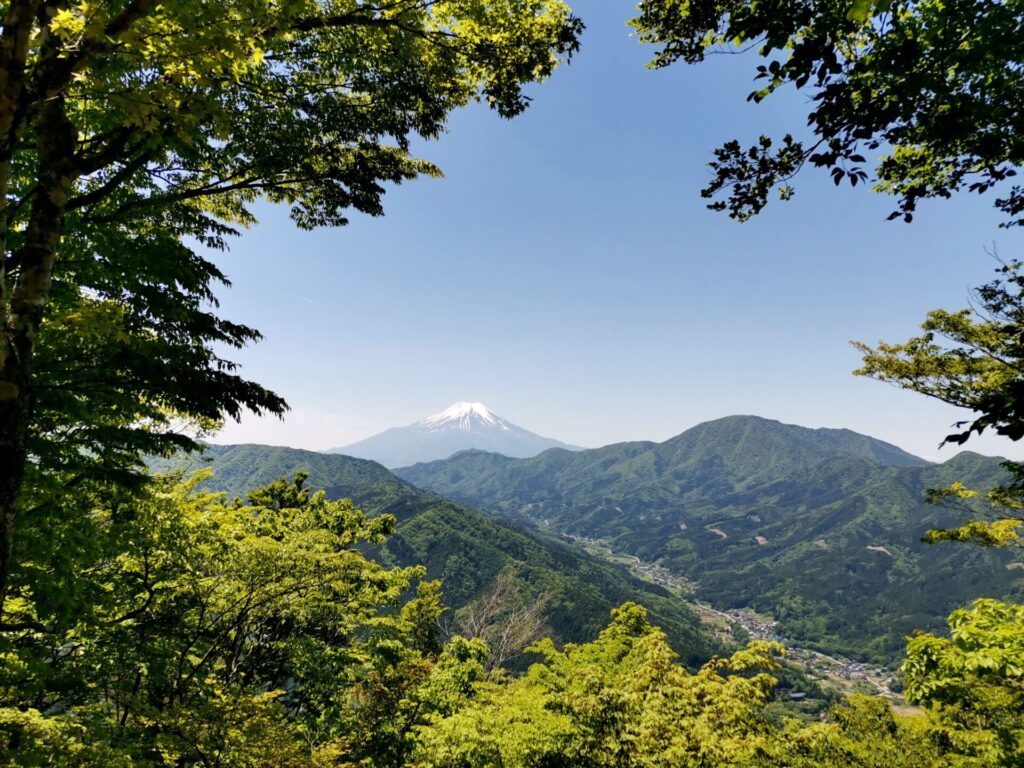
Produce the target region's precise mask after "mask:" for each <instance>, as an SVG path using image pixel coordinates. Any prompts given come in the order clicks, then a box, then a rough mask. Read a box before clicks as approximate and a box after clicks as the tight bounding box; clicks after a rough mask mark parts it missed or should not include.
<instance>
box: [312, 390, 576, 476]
mask: <svg viewBox="0 0 1024 768" xmlns="http://www.w3.org/2000/svg"><path fill="white" fill-rule="evenodd" d="M470 448H473V449H476V450H481V451H489V452H491V453H500V454H502V455H504V456H511V457H513V458H522V459H525V458H530V457H532V456H536V455H537V454H538V453H541V452H542V451H546V450H547V449H548V448H565V449H566V450H570V451H578V450H581V449H580V448H578V447H577V446H574V445H567V444H566V443H563V442H560V441H558V440H554V439H553V438H550V437H542V436H541V435H538V434H535V433H533V432H530V431H529V430H526V429H523V428H522V427H517V426H516V425H515V424H513V423H512V422H510V421H507V420H505V419H503V418H502V417H501V416H499V415H498V414H496V413H494V411H492V410H491V409H490V408H488V407H487V406H486V405H484V404H483V403H467V402H460V403H455V404H454V405H451V406H449V407H448V408H445V409H444V410H443V411H440V412H439V413H435V414H434V415H432V416H427V418H425V419H423V420H422V421H418V422H416V423H415V424H410V425H408V426H406V427H393V428H391V429H387V430H385V431H383V432H381V433H379V434H376V435H373V436H372V437H368V438H366V439H365V440H360V441H359V442H357V443H352V444H351V445H346V446H343V447H341V448H331V449H330V450H328V451H327V453H343V454H345V455H346V456H354V457H356V458H358V459H372V460H374V461H378V462H380V463H381V464H383V465H384V466H385V467H405V466H409V465H411V464H416V463H419V462H421V461H436V460H438V459H446V458H448V457H449V456H451V455H452V454H455V453H458V452H459V451H465V450H467V449H470Z"/></svg>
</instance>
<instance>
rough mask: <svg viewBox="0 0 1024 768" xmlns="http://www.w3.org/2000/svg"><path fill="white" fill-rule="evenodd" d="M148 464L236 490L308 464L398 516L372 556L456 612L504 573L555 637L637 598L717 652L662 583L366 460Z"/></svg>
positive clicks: (218, 456) (313, 474)
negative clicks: (426, 583) (419, 582)
mask: <svg viewBox="0 0 1024 768" xmlns="http://www.w3.org/2000/svg"><path fill="white" fill-rule="evenodd" d="M150 468H151V469H152V470H153V471H156V472H167V471H172V470H181V469H184V470H187V471H190V470H194V469H200V468H210V469H212V470H213V472H214V475H213V477H211V478H210V479H208V480H206V481H205V482H203V483H202V484H201V488H202V489H204V490H214V491H225V492H227V493H228V494H229V495H231V496H235V497H244V496H245V494H247V493H248V492H249V491H251V490H253V489H254V488H258V487H259V486H262V485H266V484H267V483H270V482H273V481H274V480H276V479H278V478H279V477H291V476H293V475H294V474H295V473H296V472H297V471H299V470H305V471H307V472H308V473H309V487H311V488H315V489H322V490H324V491H326V493H327V495H328V497H329V498H351V499H353V500H355V502H356V503H357V504H358V505H359V506H360V507H361V508H362V509H363V511H365V512H367V513H368V514H371V515H376V514H383V513H388V514H393V515H395V517H396V518H397V519H398V530H397V532H396V533H395V534H393V535H392V536H391V537H389V538H388V540H387V542H386V543H385V544H384V546H383V548H382V550H381V551H379V552H377V553H375V554H376V556H378V557H379V558H380V559H381V560H383V561H384V562H386V563H388V564H395V565H418V564H422V565H425V566H427V577H428V578H431V579H442V580H443V582H444V594H445V600H446V602H447V603H448V605H450V606H451V607H452V608H454V609H458V608H460V607H462V606H465V605H466V604H467V603H469V602H470V601H471V600H473V599H474V598H476V597H477V596H479V595H480V594H481V593H483V592H484V591H485V590H486V589H487V588H488V587H489V586H490V585H491V584H492V583H493V582H494V580H495V579H496V578H497V576H498V574H499V573H501V572H502V571H505V570H508V571H511V572H512V573H513V574H515V577H516V579H517V581H518V583H519V584H520V585H521V586H522V588H523V589H524V590H525V591H526V593H527V594H528V595H529V596H530V597H531V598H535V597H538V596H540V595H546V596H547V597H548V599H549V603H548V605H549V617H548V622H549V624H550V627H551V630H552V635H553V637H555V638H556V639H557V640H559V641H561V642H570V641H571V642H583V641H588V640H592V639H593V638H594V636H595V635H596V634H597V632H598V631H600V630H601V629H602V628H603V627H605V626H606V625H607V623H608V620H609V614H610V612H611V610H612V608H615V607H617V606H618V605H620V604H621V603H623V602H626V601H635V602H638V603H641V604H643V605H645V606H646V607H647V609H648V610H649V611H650V613H651V616H652V619H653V621H655V622H656V623H657V624H658V625H659V626H661V627H662V628H663V629H664V630H665V631H666V633H667V634H668V636H669V639H670V642H671V643H672V645H673V647H674V648H675V649H676V650H677V651H678V652H679V653H680V654H681V656H682V658H683V660H684V661H686V662H687V663H688V664H695V663H698V662H700V661H702V660H705V659H707V658H708V657H709V656H710V655H711V654H712V653H714V652H716V651H718V650H719V646H718V644H717V643H716V642H714V641H712V640H711V639H710V638H709V637H708V636H707V635H706V634H705V633H704V632H703V631H702V629H701V628H700V626H699V622H698V620H697V617H696V615H695V614H694V613H693V612H692V610H691V609H690V607H689V606H688V605H687V604H686V603H685V602H683V601H681V600H679V599H677V598H676V597H674V596H673V595H671V594H670V593H669V592H668V591H667V590H665V589H663V588H662V587H659V586H655V585H653V584H649V583H647V582H645V581H641V580H640V579H637V578H635V577H633V576H631V575H630V574H629V573H628V572H627V571H626V570H625V569H623V568H621V567H619V566H616V565H612V564H610V563H606V562H603V561H600V560H597V559H595V558H593V557H590V556H589V555H587V554H585V553H583V552H580V551H579V550H578V549H577V548H575V547H572V546H570V545H568V544H566V543H564V542H561V541H559V540H557V539H556V538H554V537H552V536H549V535H545V534H543V533H540V532H536V531H531V530H529V529H528V528H524V527H523V526H521V525H517V524H514V523H512V522H510V521H505V520H501V519H496V518H495V517H493V516H489V515H485V514H481V513H479V512H476V511H474V510H472V509H469V508H468V507H466V506H463V505H461V504H456V503H453V502H450V501H447V500H445V499H442V498H439V497H438V496H437V495H435V494H433V493H430V492H426V491H422V490H420V489H419V488H415V487H414V486H412V485H410V484H409V483H408V482H406V481H404V480H401V479H400V478H398V477H396V476H395V475H394V474H392V473H391V472H389V471H388V470H387V469H385V468H384V467H383V466H381V465H380V464H378V463H376V462H373V461H366V460H363V459H355V458H351V457H349V456H339V455H331V454H324V453H315V452H312V451H300V450H296V449H293V448H280V447H273V446H268V445H211V446H208V448H207V450H206V451H205V452H204V453H203V454H202V455H198V456H197V455H193V456H187V457H178V458H173V459H154V460H152V461H151V463H150Z"/></svg>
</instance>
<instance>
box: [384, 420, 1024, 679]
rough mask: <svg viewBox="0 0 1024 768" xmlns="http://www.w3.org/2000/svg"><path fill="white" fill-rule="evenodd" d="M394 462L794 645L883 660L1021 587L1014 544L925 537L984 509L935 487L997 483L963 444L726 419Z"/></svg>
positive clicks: (414, 477)
mask: <svg viewBox="0 0 1024 768" xmlns="http://www.w3.org/2000/svg"><path fill="white" fill-rule="evenodd" d="M396 473H397V474H398V475H399V476H400V477H403V478H404V479H406V480H407V481H409V482H410V483H412V484H413V485H416V486H418V487H421V488H426V489H429V490H431V491H433V492H435V493H437V494H439V495H441V496H444V497H446V498H451V499H454V500H456V501H459V502H461V503H464V504H467V505H469V506H472V507H474V508H476V509H481V510H485V511H487V512H490V513H491V514H494V515H497V516H501V517H505V518H507V519H518V520H521V521H523V522H524V523H525V524H531V525H534V526H536V527H537V528H538V529H539V530H542V531H546V532H550V533H553V534H558V535H560V536H577V537H583V538H586V539H592V540H601V541H607V542H610V543H611V546H612V547H613V549H614V551H615V552H616V553H621V554H622V555H629V556H633V557H636V558H638V559H639V560H640V561H642V562H645V563H658V564H659V565H660V567H661V568H662V569H663V570H662V571H659V572H658V573H657V578H658V579H660V580H661V581H663V582H665V583H670V582H669V581H668V580H669V579H681V580H683V582H682V583H685V582H686V581H689V582H696V583H699V584H700V594H701V596H702V599H703V600H705V601H707V602H708V603H710V604H712V605H714V606H715V607H716V608H719V609H721V610H724V611H727V610H736V609H742V608H749V609H752V610H755V611H757V612H759V613H761V614H764V615H771V616H773V617H775V618H776V619H777V620H778V622H779V626H780V631H781V633H782V634H783V635H784V636H785V637H787V638H789V639H790V640H791V641H792V642H793V643H795V644H796V645H798V646H800V647H804V648H808V649H811V650H814V651H817V652H820V653H824V654H827V655H829V656H833V657H836V658H839V657H846V658H850V659H855V660H857V661H858V662H860V663H869V664H872V665H875V666H877V667H891V666H892V665H894V664H895V663H896V662H897V661H898V659H899V658H900V657H901V655H902V653H903V648H904V645H905V640H904V638H906V637H907V636H908V635H912V634H913V633H914V632H915V631H919V630H920V631H926V632H934V631H941V630H942V629H943V628H944V626H945V617H946V616H947V615H948V614H949V612H950V611H951V610H953V609H954V608H956V607H958V606H961V605H965V604H968V603H969V602H970V601H971V600H973V599H975V598H978V597H996V598H1001V599H1005V598H1010V597H1013V596H1014V595H1019V594H1021V593H1022V579H1021V570H1020V567H1019V566H1018V565H1016V563H1017V562H1019V560H1020V558H1019V557H1017V556H1016V554H1015V552H1013V551H1010V550H1005V549H1002V550H1001V549H993V548H979V547H964V546H956V545H951V544H938V545H929V544H926V543H923V542H922V537H923V536H924V534H925V532H926V531H928V530H929V529H936V528H948V527H951V526H956V525H958V524H959V522H960V521H962V520H963V519H964V517H965V516H966V515H970V514H975V513H977V512H978V511H979V507H978V505H977V504H975V505H974V506H973V507H971V506H970V505H967V506H966V507H965V508H953V507H946V506H942V505H934V504H927V503H926V502H925V497H926V494H927V491H928V489H930V488H939V487H943V486H946V485H948V484H950V483H953V482H961V483H963V484H965V485H966V486H967V487H970V488H977V489H979V490H982V491H984V490H985V489H988V488H992V487H994V486H995V485H997V484H999V483H1000V482H1002V481H1003V480H1004V479H1005V477H1006V475H1005V470H1004V469H1003V468H1002V467H1001V464H1000V460H999V459H997V458H990V457H984V456H980V455H978V454H974V453H970V452H962V453H960V454H957V455H956V456H954V457H952V458H951V459H949V460H948V461H946V462H944V463H942V464H934V463H931V462H928V461H925V460H923V459H920V458H918V457H916V456H913V455H911V454H908V453H906V452H904V451H902V450H900V449H899V448H897V447H896V446H893V445H890V444H887V443H884V442H882V441H879V440H875V439H873V438H870V437H867V436H865V435H859V434H857V433H854V432H850V431H849V430H834V429H807V428H804V427H797V426H793V425H787V424H782V423H780V422H777V421H772V420H770V419H763V418H759V417H754V416H732V417H727V418H724V419H719V420H716V421H713V422H707V423H705V424H701V425H698V426H697V427H694V428H692V429H690V430H687V431H686V432H683V433H682V434H680V435H677V436H676V437H674V438H671V439H669V440H666V441H664V442H662V443H652V442H633V443H618V444H614V445H609V446H605V447H603V448H596V449H591V450H585V451H578V452H569V451H562V450H557V449H555V450H548V451H545V452H544V453H542V454H540V455H539V456H536V457H533V458H528V459H513V458H508V457H505V456H500V455H497V454H493V453H485V452H482V451H463V452H461V453H458V454H456V455H454V456H452V457H450V458H448V459H446V460H443V461H436V462H429V463H424V464H417V465H415V466H412V467H405V468H400V469H398V470H396ZM972 509H973V510H974V512H973V513H972V512H971V510H972Z"/></svg>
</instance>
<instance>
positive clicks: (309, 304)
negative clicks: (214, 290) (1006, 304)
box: [216, 0, 1024, 458]
mask: <svg viewBox="0 0 1024 768" xmlns="http://www.w3.org/2000/svg"><path fill="white" fill-rule="evenodd" d="M573 7H574V9H575V10H576V12H577V13H578V14H579V15H580V16H582V17H583V19H584V21H585V22H586V24H587V31H586V33H585V35H584V38H583V48H582V51H581V52H580V54H579V56H578V57H577V58H576V59H575V60H574V61H573V63H572V64H571V65H570V66H569V67H567V68H563V69H561V70H559V71H558V72H556V74H555V76H554V77H553V78H552V79H551V80H550V81H549V82H547V83H545V84H543V85H540V86H538V87H536V88H533V89H532V90H531V94H532V95H533V96H534V99H535V100H534V103H533V105H532V107H531V108H530V109H529V110H528V111H527V112H526V114H524V115H522V116H521V117H518V118H516V119H515V120H512V121H503V120H501V119H500V118H498V117H497V116H496V115H495V114H493V113H491V112H489V111H488V110H486V109H484V108H482V107H474V108H470V109H467V110H464V111H462V112H460V113H458V114H456V115H454V116H453V118H452V120H451V123H450V131H449V133H448V135H446V136H444V137H443V138H442V139H441V140H440V141H437V142H431V143H429V144H422V145H420V146H419V147H418V152H419V153H420V154H421V156H424V157H427V158H429V159H431V160H433V161H435V162H437V163H438V164H439V165H440V166H441V168H442V170H443V171H444V173H445V178H444V179H441V180H431V179H423V180H419V181H415V182H413V183H410V184H407V185H404V186H402V187H400V188H396V189H394V190H392V191H390V192H389V193H388V195H387V197H386V200H385V207H386V215H385V216H384V217H383V218H378V219H372V218H368V217H361V216H354V217H353V221H352V223H351V224H350V225H349V226H347V227H344V228H341V229H334V230H320V231H317V232H313V233H309V232H302V231H300V230H298V229H296V228H295V227H294V226H293V225H292V224H291V223H290V221H289V220H288V218H287V215H286V211H284V210H282V209H276V208H272V207H269V206H264V207H260V208H259V209H258V211H257V213H258V215H259V217H260V219H261V223H260V225H259V226H257V227H255V228H253V229H252V230H250V231H248V232H247V233H245V234H244V236H243V237H241V238H240V239H239V240H237V241H236V242H235V243H234V244H233V247H232V250H231V252H230V253H229V254H228V255H226V256H219V255H218V256H217V257H216V258H217V261H218V263H219V264H221V265H222V266H223V268H224V269H225V271H226V272H227V273H228V274H229V276H230V277H231V279H232V280H233V283H234V286H233V288H232V289H230V290H228V291H222V292H221V298H222V310H223V312H224V314H225V315H226V316H227V317H229V318H231V319H233V320H237V321H242V322H246V323H249V324H252V325H255V326H256V327H258V328H259V329H261V330H262V331H263V333H264V335H265V337H266V338H265V340H264V341H263V342H262V343H260V344H259V345H256V346H254V347H252V348H249V349H247V350H244V351H243V352H241V353H235V354H234V356H233V357H234V359H236V360H238V361H240V362H241V363H243V365H244V371H243V372H244V374H245V375H247V376H248V377H250V378H253V379H255V380H257V381H259V382H261V383H263V384H265V385H268V386H270V387H271V388H273V389H275V390H276V391H277V392H279V393H280V394H282V395H283V396H284V397H285V398H286V399H287V400H288V402H289V403H290V405H291V406H292V411H291V413H290V414H289V416H288V417H287V418H286V419H285V420H284V421H283V422H280V421H278V420H276V419H263V420H260V419H253V418H250V419H247V420H245V421H244V422H243V423H242V424H233V423H232V424H229V425H228V426H226V428H225V429H224V431H223V432H222V433H221V435H220V436H219V438H218V442H263V443H271V444H279V445H291V446H296V447H303V448H311V449H320V448H327V447H332V446H339V445H344V444H347V443H350V442H352V441H355V440H358V439H361V438H363V437H367V436H369V435H370V434H373V433H375V432H378V431H380V430H382V429H385V428H387V427H390V426H397V425H403V424H408V423H411V422H413V421H416V420H418V419H420V418H421V417H423V416H426V415H427V414H430V413H433V412H435V411H439V410H441V409H443V408H444V407H446V406H447V405H449V404H450V403H452V402H454V401H456V400H480V401H483V402H484V403H486V404H487V405H488V406H490V407H491V408H492V409H493V410H494V411H496V412H497V413H499V414H501V415H502V416H504V417H506V418H508V419H509V420H511V421H513V422H515V423H517V424H519V425H521V426H523V427H526V428H527V429H532V430H534V431H536V432H540V433H542V434H545V435H549V436H552V437H557V438H559V439H561V440H564V441H567V442H571V443H576V444H579V445H584V446H598V445H604V444H607V443H611V442H617V441H621V440H635V439H647V440H664V439H666V438H668V437H671V436H672V435H675V434H677V433H679V432H681V431H683V430H684V429H686V428H688V427H691V426H693V425H695V424H697V423H700V422H702V421H706V420H708V419H712V418H717V417H720V416H725V415H729V414H737V413H750V414H757V415H761V416H765V417H769V418H775V419H779V420H782V421H785V422H789V423H795V424H801V425H805V426H811V427H819V426H829V427H847V428H850V429H854V430H857V431H859V432H864V433H866V434H870V435H873V436H876V437H879V438H882V439H885V440H889V441H891V442H894V443H896V444H897V445H900V446H901V447H904V448H906V449H907V450H910V451H912V452H914V453H917V454H919V455H922V456H926V457H928V458H945V457H948V456H950V455H952V454H953V453H954V452H955V450H954V449H952V448H946V449H943V451H941V452H939V451H938V450H937V445H938V443H939V441H940V440H941V438H942V437H943V435H945V434H946V433H947V432H948V427H949V425H950V424H951V423H952V422H954V421H956V420H957V419H961V418H964V417H965V414H964V413H963V412H959V411H957V410H955V409H953V408H950V407H948V406H945V405H943V404H940V403H935V402H932V401H928V400H926V399H925V398H923V397H922V396H920V395H916V394H913V393H907V392H901V391H899V390H896V389H894V388H892V387H889V386H886V385H884V384H879V383H877V382H873V381H869V380H864V379H857V378H855V377H853V376H851V375H850V371H851V370H852V369H853V368H855V367H856V366H857V364H858V362H859V357H858V355H857V353H856V351H855V350H853V349H852V348H851V347H850V346H849V343H848V342H849V340H850V339H860V340H863V341H868V342H874V341H877V340H879V339H886V340H889V341H899V340H902V339H905V338H907V337H909V336H910V335H912V334H913V333H914V331H915V330H916V328H917V325H918V323H919V322H920V321H921V320H922V319H923V317H924V314H925V312H926V311H927V310H929V309H933V308H936V307H943V308H947V309H955V308H960V307H963V306H965V305H966V302H967V299H968V294H969V290H970V288H971V287H972V286H974V285H978V284H980V283H982V282H985V281H988V280H989V279H990V278H991V277H992V275H993V272H992V270H993V269H994V267H995V262H994V261H993V260H992V258H991V257H990V256H989V255H987V253H986V249H989V250H991V249H992V247H993V246H995V247H996V248H998V249H999V251H1000V253H1001V254H1002V255H1003V256H1004V257H1007V258H1009V257H1011V256H1016V255H1019V247H1020V243H1021V237H1022V234H1021V233H1020V231H1018V232H1016V233H1014V232H1012V231H1010V232H1007V231H1004V230H999V229H998V228H997V224H998V221H999V219H998V217H997V215H996V213H995V211H994V210H993V209H992V207H991V203H992V200H991V198H990V197H987V198H986V197H983V198H977V197H967V196H961V197H959V198H955V199H954V200H952V201H940V202H936V203H933V204H928V205H924V206H922V208H921V210H920V212H919V214H918V216H917V218H916V220H915V222H914V223H913V224H910V225H906V224H903V223H898V222H887V221H886V220H885V217H886V214H888V212H889V211H890V210H891V209H892V206H893V201H892V200H891V199H889V198H886V197H882V196H880V195H875V194H872V193H869V192H865V191H864V190H863V189H861V188H857V189H855V190H850V189H848V188H843V189H838V190H837V189H836V188H834V187H833V186H832V183H831V181H830V180H829V179H828V178H827V175H826V174H821V173H815V172H814V171H813V169H811V170H809V171H807V172H805V173H804V174H803V175H802V176H801V177H799V178H798V179H797V182H796V188H797V191H796V196H795V198H794V199H793V200H792V201H791V202H789V203H777V204H773V205H770V206H769V207H768V208H767V209H766V210H765V211H764V212H763V213H762V214H761V215H760V216H759V217H758V218H756V219H755V220H754V221H751V222H749V223H746V224H737V223H735V222H733V221H731V220H730V219H728V218H727V217H726V216H725V215H723V214H719V213H713V212H710V211H707V210H706V209H705V208H704V201H703V200H702V199H701V198H700V196H699V189H700V187H701V186H703V185H704V184H705V183H706V181H707V179H708V173H709V172H708V170H707V162H708V160H709V159H710V157H711V150H712V149H713V148H715V147H717V146H718V145H719V144H720V143H721V142H722V141H725V140H728V139H732V138H739V139H741V140H750V139H753V138H756V137H757V136H758V135H759V134H760V133H768V134H771V135H781V134H782V133H784V132H786V131H793V132H796V133H799V131H800V130H801V129H802V126H803V124H804V118H805V115H806V111H807V110H806V104H805V97H804V96H801V95H797V94H791V95H786V96H785V97H783V98H776V99H772V100H769V101H768V102H765V103H763V104H761V105H752V104H748V103H746V101H745V97H746V94H747V93H748V92H749V91H750V90H751V89H752V86H753V83H752V79H751V78H752V73H753V69H754V66H755V63H756V62H755V61H754V60H753V59H751V58H749V57H743V56H720V57H717V58H715V59H714V60H712V61H709V62H707V63H705V64H703V65H700V66H696V67H687V66H685V65H682V64H677V65H676V66H675V67H673V68H670V69H668V70H664V71H657V72H655V71H650V70H646V69H645V68H644V64H645V63H646V61H647V60H648V59H649V57H650V55H651V53H652V51H651V50H650V49H648V48H645V47H644V46H642V45H640V44H639V42H638V41H637V40H636V39H635V38H633V37H631V36H630V32H629V30H628V29H627V27H626V26H625V21H626V20H627V19H628V18H629V17H630V15H631V13H632V4H631V3H630V2H618V0H578V2H576V3H574V4H573ZM968 447H971V448H972V449H974V450H978V451H980V452H983V453H1002V454H1004V455H1011V456H1014V457H1024V450H1022V446H1017V445H1014V444H1009V443H1004V442H1002V441H998V440H996V439H991V440H983V441H978V442H976V443H974V444H972V445H969V446H968Z"/></svg>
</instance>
